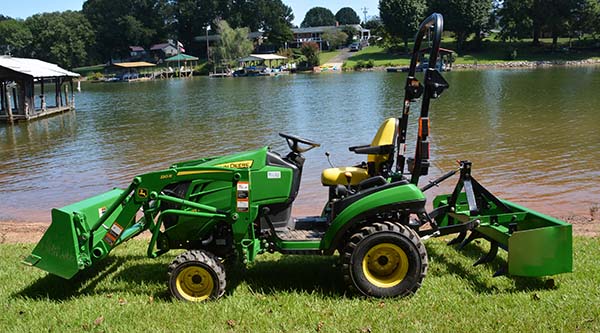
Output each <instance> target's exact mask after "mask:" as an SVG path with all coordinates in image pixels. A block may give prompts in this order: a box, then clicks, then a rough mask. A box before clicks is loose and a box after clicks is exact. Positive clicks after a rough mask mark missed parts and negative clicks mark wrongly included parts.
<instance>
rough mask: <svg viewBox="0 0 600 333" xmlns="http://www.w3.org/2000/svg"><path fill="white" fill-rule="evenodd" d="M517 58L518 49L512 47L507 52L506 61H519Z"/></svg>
mask: <svg viewBox="0 0 600 333" xmlns="http://www.w3.org/2000/svg"><path fill="white" fill-rule="evenodd" d="M517 56H518V53H517V48H515V47H510V48H508V50H507V51H506V55H505V59H506V60H515V59H517Z"/></svg>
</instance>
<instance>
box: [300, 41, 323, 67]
mask: <svg viewBox="0 0 600 333" xmlns="http://www.w3.org/2000/svg"><path fill="white" fill-rule="evenodd" d="M319 52H320V51H319V44H317V43H315V42H306V43H302V46H301V47H300V53H302V55H303V56H305V57H306V67H308V68H312V67H315V66H319V64H320V60H319Z"/></svg>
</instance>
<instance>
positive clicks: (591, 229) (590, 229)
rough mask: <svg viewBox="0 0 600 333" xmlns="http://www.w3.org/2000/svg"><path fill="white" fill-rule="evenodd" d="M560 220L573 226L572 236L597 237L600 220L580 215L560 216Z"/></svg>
mask: <svg viewBox="0 0 600 333" xmlns="http://www.w3.org/2000/svg"><path fill="white" fill-rule="evenodd" d="M560 219H561V220H563V221H565V222H567V223H571V224H572V225H573V234H575V235H578V236H588V237H599V236H600V219H595V218H591V217H588V216H581V215H570V216H562V217H560Z"/></svg>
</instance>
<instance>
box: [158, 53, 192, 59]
mask: <svg viewBox="0 0 600 333" xmlns="http://www.w3.org/2000/svg"><path fill="white" fill-rule="evenodd" d="M188 60H189V61H194V60H198V58H196V57H194V56H191V55H188V54H183V53H180V54H178V55H176V56H172V57H170V58H167V59H165V61H188Z"/></svg>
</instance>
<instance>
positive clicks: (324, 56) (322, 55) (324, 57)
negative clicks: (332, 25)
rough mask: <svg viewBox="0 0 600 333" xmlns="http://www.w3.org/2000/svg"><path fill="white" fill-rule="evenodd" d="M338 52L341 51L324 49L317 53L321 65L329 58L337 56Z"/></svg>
mask: <svg viewBox="0 0 600 333" xmlns="http://www.w3.org/2000/svg"><path fill="white" fill-rule="evenodd" d="M340 53H342V52H341V51H337V50H336V51H324V52H321V53H319V60H320V63H321V65H323V64H325V63H327V62H328V61H329V60H331V59H332V58H333V57H336V56H338V55H339V54H340Z"/></svg>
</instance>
